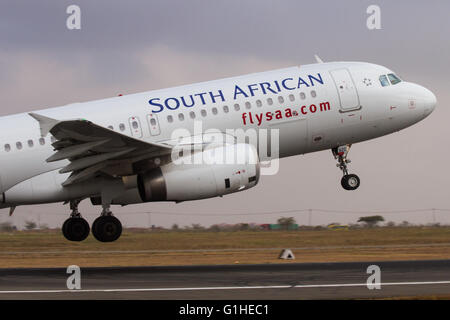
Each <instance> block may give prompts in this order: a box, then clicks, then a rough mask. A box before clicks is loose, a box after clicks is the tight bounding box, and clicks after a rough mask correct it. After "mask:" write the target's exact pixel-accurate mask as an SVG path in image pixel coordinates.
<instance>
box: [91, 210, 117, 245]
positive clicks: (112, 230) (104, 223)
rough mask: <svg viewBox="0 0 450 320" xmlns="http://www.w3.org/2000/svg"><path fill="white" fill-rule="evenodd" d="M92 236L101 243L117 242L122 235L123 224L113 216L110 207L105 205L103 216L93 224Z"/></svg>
mask: <svg viewBox="0 0 450 320" xmlns="http://www.w3.org/2000/svg"><path fill="white" fill-rule="evenodd" d="M92 234H93V235H94V237H95V239H97V240H98V241H101V242H112V241H116V240H117V239H119V237H120V235H121V234H122V224H121V223H120V221H119V219H117V218H116V217H114V216H113V215H112V212H111V210H110V209H109V205H103V211H102V214H101V216H100V217H98V218H97V219H95V221H94V223H93V224H92Z"/></svg>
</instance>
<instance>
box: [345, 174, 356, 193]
mask: <svg viewBox="0 0 450 320" xmlns="http://www.w3.org/2000/svg"><path fill="white" fill-rule="evenodd" d="M360 183H361V181H360V179H359V177H358V176H357V175H356V174H346V175H345V176H343V177H342V179H341V185H342V187H343V188H344V189H345V190H349V191H351V190H356V189H358V187H359V185H360Z"/></svg>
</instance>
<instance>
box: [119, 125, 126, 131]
mask: <svg viewBox="0 0 450 320" xmlns="http://www.w3.org/2000/svg"><path fill="white" fill-rule="evenodd" d="M119 130H120V131H125V125H124V124H123V123H121V124H119Z"/></svg>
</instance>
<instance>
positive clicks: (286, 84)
mask: <svg viewBox="0 0 450 320" xmlns="http://www.w3.org/2000/svg"><path fill="white" fill-rule="evenodd" d="M317 83H318V84H323V79H322V76H321V75H320V73H317V75H316V76H313V75H310V74H308V75H307V76H304V77H296V78H293V77H289V78H284V79H282V80H273V81H267V82H260V83H252V84H248V85H235V86H234V88H233V95H232V96H233V100H237V99H239V98H249V97H253V96H255V94H257V93H260V94H263V95H265V94H277V93H280V92H282V91H291V90H296V89H301V88H303V87H313V86H315V84H317ZM223 92H224V90H222V89H218V90H215V91H207V92H197V93H192V94H189V95H186V96H180V97H168V98H152V99H150V100H149V101H148V103H149V104H150V105H151V106H152V107H154V108H153V110H152V112H153V113H158V112H161V111H163V110H164V109H169V110H176V109H178V108H180V107H181V106H184V107H187V108H191V107H194V106H195V105H199V104H200V105H206V104H214V103H217V102H226V98H225V95H224V93H223Z"/></svg>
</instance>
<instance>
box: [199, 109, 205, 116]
mask: <svg viewBox="0 0 450 320" xmlns="http://www.w3.org/2000/svg"><path fill="white" fill-rule="evenodd" d="M200 114H201V115H202V117H206V110H205V109H202V111H200Z"/></svg>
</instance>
